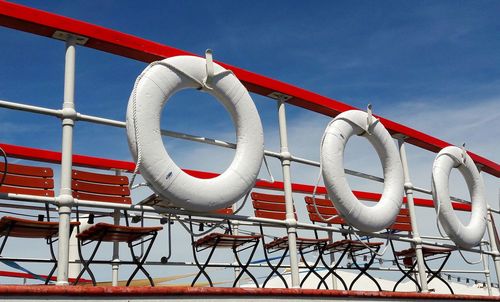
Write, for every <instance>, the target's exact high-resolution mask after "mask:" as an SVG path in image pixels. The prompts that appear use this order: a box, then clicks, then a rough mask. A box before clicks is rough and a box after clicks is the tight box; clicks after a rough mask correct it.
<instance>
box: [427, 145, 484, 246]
mask: <svg viewBox="0 0 500 302" xmlns="http://www.w3.org/2000/svg"><path fill="white" fill-rule="evenodd" d="M453 168H457V169H458V171H460V173H461V174H462V176H463V177H464V179H465V182H466V183H467V187H468V189H469V192H470V198H471V202H472V212H471V218H470V222H469V224H467V225H463V224H462V222H461V221H460V220H459V219H458V217H457V216H456V215H455V212H454V211H453V206H452V204H451V201H450V190H449V188H448V185H449V177H450V172H451V169H453ZM432 193H433V194H432V197H433V199H434V206H435V207H436V211H437V213H438V218H439V221H440V222H441V225H442V226H443V228H444V230H445V232H446V234H448V236H450V238H451V239H452V240H453V242H455V244H456V245H458V246H460V247H462V248H472V247H474V246H477V245H478V244H479V243H480V242H481V239H482V238H483V235H484V232H485V230H486V213H487V204H486V199H485V195H484V182H483V179H482V177H481V175H480V174H479V171H478V169H477V167H476V165H475V164H474V161H473V160H472V159H471V158H470V156H469V155H468V154H467V153H466V152H465V151H463V150H462V149H460V148H458V147H455V146H449V147H446V148H443V149H442V150H441V151H440V152H439V153H438V155H437V156H436V159H435V160H434V164H433V165H432Z"/></svg>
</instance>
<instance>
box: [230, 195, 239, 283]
mask: <svg viewBox="0 0 500 302" xmlns="http://www.w3.org/2000/svg"><path fill="white" fill-rule="evenodd" d="M232 208H233V212H234V211H235V210H236V204H233V206H232ZM230 223H231V227H232V229H233V235H236V236H237V235H238V234H239V228H240V224H239V221H237V220H235V221H231V222H230ZM236 251H238V248H236ZM233 263H236V255H234V257H233ZM240 271H241V268H240V267H239V266H237V265H236V266H235V267H234V279H235V280H236V278H238V275H239V274H240ZM236 287H240V281H239V280H238V282H237V283H236Z"/></svg>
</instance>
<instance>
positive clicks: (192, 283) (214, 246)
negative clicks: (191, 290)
mask: <svg viewBox="0 0 500 302" xmlns="http://www.w3.org/2000/svg"><path fill="white" fill-rule="evenodd" d="M219 241H220V239H219V238H217V240H216V241H215V243H214V245H213V247H212V249H211V250H210V253H208V256H207V259H206V260H205V263H204V264H203V265H201V264H200V262H199V261H198V257H197V256H196V247H195V246H194V244H193V245H192V246H193V256H194V262H195V263H196V266H197V267H198V269H199V270H200V271H199V272H198V274H196V276H195V277H194V279H193V281H192V282H191V286H194V285H195V284H196V281H198V278H200V276H201V275H202V274H203V276H205V278H207V281H208V284H209V285H210V287H214V284H213V282H212V279H210V276H209V275H208V273H207V272H206V271H205V270H206V269H207V267H208V265H209V263H210V260H211V259H212V256H213V255H214V252H215V249H216V248H217V245H218V244H219ZM193 242H194V241H193Z"/></svg>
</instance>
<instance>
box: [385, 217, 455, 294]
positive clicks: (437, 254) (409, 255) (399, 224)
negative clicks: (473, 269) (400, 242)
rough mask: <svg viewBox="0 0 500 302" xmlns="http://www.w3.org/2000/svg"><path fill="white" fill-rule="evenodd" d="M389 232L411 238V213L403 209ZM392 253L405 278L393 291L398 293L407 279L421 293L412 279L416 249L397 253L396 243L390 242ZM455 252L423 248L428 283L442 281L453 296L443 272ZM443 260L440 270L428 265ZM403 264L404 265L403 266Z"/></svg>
mask: <svg viewBox="0 0 500 302" xmlns="http://www.w3.org/2000/svg"><path fill="white" fill-rule="evenodd" d="M388 231H390V232H392V233H394V232H408V235H409V236H411V232H412V228H411V219H410V211H409V210H408V209H401V210H400V211H399V214H398V216H397V218H396V222H395V223H394V224H393V225H392V226H391V227H390V228H389V229H388ZM390 244H391V249H392V253H393V255H394V262H395V263H396V266H397V267H398V269H399V270H400V271H401V272H402V273H403V276H402V277H401V278H400V279H399V280H398V281H397V282H396V284H394V287H393V289H392V290H393V291H396V290H397V288H398V286H399V284H400V283H401V282H402V281H403V280H404V279H405V278H408V279H410V280H411V281H412V282H413V283H415V285H416V286H417V288H418V290H419V291H421V290H422V288H421V286H420V284H419V283H418V282H417V280H415V278H413V277H412V274H413V273H415V267H416V266H417V258H416V249H415V248H414V247H411V248H408V249H405V250H402V251H396V249H395V247H394V243H393V241H392V240H390ZM452 251H453V250H452V249H450V248H444V247H436V246H428V245H424V246H422V254H423V256H424V265H425V267H426V269H427V271H428V274H429V276H428V278H427V283H429V282H431V281H432V280H433V279H434V278H436V279H438V280H441V281H442V282H443V283H444V284H445V285H446V287H448V289H449V290H450V292H451V293H452V294H454V292H453V289H452V288H451V286H450V284H449V283H448V282H446V280H444V279H443V278H442V277H441V270H442V269H443V268H444V266H445V265H446V262H448V259H449V258H450V256H451V252H452ZM438 259H442V261H441V264H440V265H439V266H438V269H431V268H430V267H429V265H428V263H427V262H428V261H432V260H438ZM401 262H402V264H401Z"/></svg>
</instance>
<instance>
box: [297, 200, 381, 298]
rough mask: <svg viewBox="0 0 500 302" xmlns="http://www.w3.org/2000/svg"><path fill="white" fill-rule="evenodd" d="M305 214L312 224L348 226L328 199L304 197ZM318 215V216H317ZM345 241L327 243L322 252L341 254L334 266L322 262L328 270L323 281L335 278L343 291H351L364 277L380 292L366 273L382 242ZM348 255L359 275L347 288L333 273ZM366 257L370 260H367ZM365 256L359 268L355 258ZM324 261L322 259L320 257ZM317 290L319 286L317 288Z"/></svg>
mask: <svg viewBox="0 0 500 302" xmlns="http://www.w3.org/2000/svg"><path fill="white" fill-rule="evenodd" d="M305 202H306V207H307V212H308V214H309V219H310V220H311V222H312V223H313V224H317V223H321V224H327V225H340V226H341V227H342V228H344V227H345V226H348V224H347V222H346V221H345V220H344V219H343V218H342V217H340V216H339V212H338V211H337V209H336V208H335V206H334V204H333V202H332V201H331V200H329V199H323V198H318V197H316V198H314V199H313V198H312V197H310V196H306V197H305ZM318 213H319V215H318ZM314 233H315V236H316V238H317V237H318V231H316V230H315V231H314ZM344 237H345V239H343V240H338V241H334V242H329V243H328V244H327V245H325V247H324V248H323V250H322V255H323V256H326V255H328V254H335V253H341V254H340V257H338V258H337V259H336V261H335V264H329V263H325V262H323V265H324V266H325V267H327V268H328V273H327V274H325V275H324V276H323V279H325V280H326V278H328V277H329V276H331V275H334V276H335V277H337V279H338V280H339V281H340V282H341V283H342V285H343V286H344V289H345V290H347V289H349V290H351V289H352V288H353V286H354V284H355V283H356V282H357V281H358V280H359V279H360V278H361V276H363V275H365V276H367V277H368V278H369V279H370V280H372V281H373V282H374V283H375V285H376V286H377V287H378V289H379V290H380V291H381V290H382V288H381V287H380V284H379V283H378V282H377V280H376V279H375V278H374V277H373V276H371V275H370V274H369V273H368V269H369V268H370V266H371V265H372V264H373V262H374V260H375V257H376V256H377V253H378V251H379V250H380V247H381V246H382V245H383V242H370V241H369V240H367V241H360V240H358V239H353V238H352V237H351V236H350V235H347V234H346V235H344ZM347 254H348V255H349V256H350V258H351V259H352V262H353V264H354V266H355V267H356V268H357V269H358V270H359V274H358V275H357V276H356V277H355V278H354V279H353V280H352V282H351V284H350V285H349V288H348V287H347V284H346V283H345V281H344V280H343V279H342V278H341V277H340V276H339V275H338V274H337V273H336V272H335V271H336V269H337V268H338V266H339V265H340V263H341V261H342V260H343V259H344V257H345V256H346V255H347ZM368 255H370V258H369V259H368ZM359 256H363V258H364V256H366V257H367V262H366V263H365V265H364V266H363V267H361V266H360V265H359V264H358V262H357V257H359ZM320 259H322V260H323V261H324V257H321V258H320ZM318 288H319V286H318Z"/></svg>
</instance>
